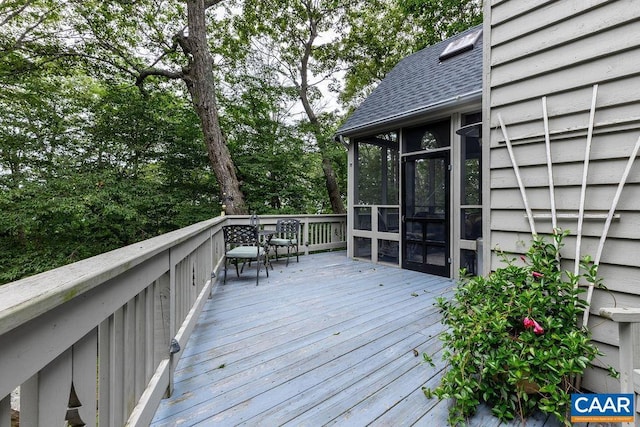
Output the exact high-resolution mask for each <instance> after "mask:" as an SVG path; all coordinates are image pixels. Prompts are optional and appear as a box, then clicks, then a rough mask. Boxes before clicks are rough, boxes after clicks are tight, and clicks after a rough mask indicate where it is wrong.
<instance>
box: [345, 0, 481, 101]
mask: <svg viewBox="0 0 640 427" xmlns="http://www.w3.org/2000/svg"><path fill="white" fill-rule="evenodd" d="M480 23H482V4H481V2H480V1H478V0H394V1H388V0H368V1H367V2H355V4H353V5H352V6H351V7H350V8H349V9H348V11H347V13H345V14H344V17H343V27H344V28H345V30H344V31H345V32H346V34H345V35H344V36H343V37H342V38H341V39H340V42H339V44H340V54H339V60H340V61H341V62H342V63H344V64H346V66H345V69H346V70H347V71H346V75H345V87H344V90H343V91H342V92H341V93H340V99H341V101H343V103H344V104H345V105H346V106H348V107H350V108H353V107H356V106H358V105H359V104H360V103H361V102H362V101H363V100H364V99H365V98H366V96H367V95H368V94H369V93H370V92H371V90H372V89H373V87H374V86H375V85H376V84H377V83H379V82H380V81H381V80H382V79H383V78H384V76H385V75H386V74H387V73H388V72H389V71H390V70H391V69H392V68H393V67H394V66H395V65H396V64H397V63H398V62H399V61H400V60H401V59H402V58H404V57H405V56H407V55H409V54H411V53H413V52H416V51H418V50H420V49H422V48H424V47H427V46H430V45H432V44H434V43H437V42H439V41H442V40H444V39H446V38H447V37H451V36H453V35H455V34H457V33H459V32H461V31H464V30H466V29H467V28H469V27H472V26H474V25H477V24H480Z"/></svg>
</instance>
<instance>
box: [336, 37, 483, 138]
mask: <svg viewBox="0 0 640 427" xmlns="http://www.w3.org/2000/svg"><path fill="white" fill-rule="evenodd" d="M481 29H482V25H478V26H476V27H472V28H469V29H468V30H466V31H464V32H462V33H460V34H457V35H455V36H453V37H451V38H449V39H447V40H444V41H442V42H440V43H437V44H435V45H432V46H429V47H427V48H424V49H422V50H420V51H418V52H416V53H414V54H412V55H409V56H407V57H405V58H404V59H402V60H401V61H400V62H399V63H398V65H396V66H395V67H394V68H393V69H392V70H391V71H390V72H389V73H388V74H387V76H386V77H385V78H384V79H383V80H382V82H380V84H379V85H378V87H377V88H376V89H375V90H374V91H373V92H372V93H371V95H369V96H368V97H367V99H365V100H364V102H363V103H362V104H361V105H360V107H358V109H356V110H355V111H354V112H353V114H351V115H350V116H349V118H348V119H347V121H346V122H345V123H344V124H343V125H342V126H341V127H340V129H338V131H337V132H336V133H337V135H343V136H351V135H354V134H360V133H363V132H367V131H368V130H370V129H374V128H375V129H377V128H379V127H381V126H384V125H393V124H394V123H398V122H401V121H404V120H408V119H411V118H414V117H417V116H420V115H423V114H426V113H427V112H429V111H433V110H436V109H438V108H442V107H445V106H449V105H451V104H455V103H456V102H463V101H469V100H472V99H480V98H481V96H482V35H480V38H479V39H478V40H477V41H476V43H475V45H474V47H473V49H471V50H468V51H466V52H462V53H460V54H458V55H455V56H453V57H450V58H448V59H444V60H442V61H441V60H440V59H439V57H440V54H441V53H442V52H443V51H444V50H445V48H446V47H447V46H448V45H449V43H450V42H452V41H455V40H459V39H462V38H463V37H465V36H467V35H469V34H471V33H473V32H475V31H478V30H481Z"/></svg>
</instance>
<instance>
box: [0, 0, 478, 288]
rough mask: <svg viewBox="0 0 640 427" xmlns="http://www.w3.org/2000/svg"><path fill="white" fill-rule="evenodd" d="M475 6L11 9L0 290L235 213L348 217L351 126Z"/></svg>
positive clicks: (142, 3)
mask: <svg viewBox="0 0 640 427" xmlns="http://www.w3.org/2000/svg"><path fill="white" fill-rule="evenodd" d="M481 9H482V8H481V2H480V1H479V0H444V1H442V0H353V1H344V0H183V1H168V0H114V1H107V2H104V1H95V0H64V1H63V0H0V212H1V215H0V284H1V283H6V282H9V281H13V280H16V279H18V278H21V277H24V276H27V275H31V274H34V273H37V272H40V271H44V270H47V269H51V268H54V267H57V266H60V265H64V264H68V263H71V262H74V261H77V260H80V259H83V258H86V257H89V256H92V255H95V254H98V253H101V252H105V251H108V250H111V249H114V248H118V247H121V246H124V245H127V244H130V243H134V242H136V241H139V240H143V239H146V238H149V237H152V236H155V235H158V234H161V233H165V232H167V231H171V230H174V229H177V228H180V227H184V226H186V225H189V224H193V223H195V222H198V221H201V220H204V219H208V218H211V217H215V216H217V215H219V213H220V210H221V204H222V202H223V200H224V202H225V204H226V205H227V207H228V208H227V212H228V213H236V214H244V213H249V212H257V213H258V214H273V213H283V214H284V213H325V212H334V213H340V212H345V209H346V205H347V203H348V201H347V200H346V196H345V192H346V190H345V186H346V174H347V165H346V150H345V149H344V147H343V146H342V145H340V144H337V143H335V142H334V141H333V134H334V132H335V130H336V129H337V127H338V126H339V124H340V122H341V120H343V119H344V118H345V117H346V115H347V114H348V113H349V112H350V111H352V109H353V108H355V107H357V105H358V104H359V103H360V102H361V101H362V100H363V99H364V98H365V97H366V96H367V94H368V93H370V91H371V90H372V88H374V87H375V85H376V84H377V83H378V82H379V81H380V80H381V79H382V78H383V77H384V76H385V74H386V73H387V72H388V71H389V70H390V69H391V68H392V67H393V66H394V65H395V64H396V63H397V62H398V60H399V59H401V58H402V57H404V56H406V55H407V54H409V53H412V52H414V51H416V50H418V49H420V48H422V47H424V46H427V45H430V44H432V43H434V42H437V41H440V40H442V39H443V38H446V37H448V36H450V35H452V34H455V33H457V32H459V31H462V30H464V29H466V28H468V27H469V26H471V25H474V24H477V23H479V22H481Z"/></svg>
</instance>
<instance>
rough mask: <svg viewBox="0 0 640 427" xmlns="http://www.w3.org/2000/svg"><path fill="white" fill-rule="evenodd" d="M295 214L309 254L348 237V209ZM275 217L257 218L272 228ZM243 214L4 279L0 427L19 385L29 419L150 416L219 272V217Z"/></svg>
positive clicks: (94, 421) (5, 425)
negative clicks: (176, 345) (175, 346)
mask: <svg viewBox="0 0 640 427" xmlns="http://www.w3.org/2000/svg"><path fill="white" fill-rule="evenodd" d="M291 217H296V218H299V219H300V220H301V224H302V233H301V240H302V241H301V242H300V243H301V245H302V246H303V247H304V249H303V252H304V254H305V255H308V254H309V253H310V252H313V251H317V250H326V249H332V248H338V247H340V246H343V247H344V245H345V244H346V242H344V239H343V240H342V241H341V240H340V239H341V236H344V235H346V232H345V231H344V224H345V219H344V218H345V217H344V216H338V215H328V216H324V217H316V216H312V215H299V216H297V215H291ZM277 218H278V217H276V216H265V217H263V218H261V219H263V225H264V226H266V228H273V226H274V225H275V222H276V219H277ZM247 220H248V217H240V216H227V217H219V218H215V219H212V220H210V221H205V222H203V223H199V224H194V225H193V226H190V227H186V228H184V229H182V230H177V231H175V232H172V233H168V234H166V235H163V236H158V237H155V238H153V239H149V240H147V241H144V242H139V243H136V244H134V245H130V246H128V247H125V248H121V249H118V250H116V251H112V252H109V253H106V254H102V255H98V256H97V257H94V258H92V259H89V260H84V261H80V262H78V263H75V264H73V265H70V266H65V267H61V268H60V269H56V270H53V271H51V272H45V273H41V274H39V275H36V276H33V277H30V278H26V279H23V280H21V281H18V282H14V283H10V284H7V285H3V286H0V344H1V345H3V348H6V349H7V350H6V351H5V352H4V353H1V354H0V378H1V379H2V381H0V427H10V417H11V391H12V390H14V389H15V388H16V387H20V388H21V397H20V403H21V409H22V413H21V419H20V425H21V426H23V427H25V426H26V427H29V426H36V427H39V426H49V425H64V418H65V417H66V416H67V415H68V414H69V415H68V416H70V417H75V419H79V420H82V422H84V423H85V424H86V425H87V426H95V425H101V426H121V425H124V424H125V423H126V422H127V420H130V421H132V422H134V423H136V422H139V423H141V424H140V425H146V424H148V422H149V421H150V419H151V417H152V416H153V411H154V410H155V409H154V408H155V406H154V405H157V402H158V401H159V399H160V397H161V396H162V395H163V394H165V391H167V390H169V389H170V388H171V382H172V371H173V369H174V368H175V364H176V363H177V361H178V359H179V357H180V353H178V354H177V355H174V356H173V357H171V356H170V355H169V345H170V342H171V339H172V338H177V339H179V340H180V344H181V345H184V344H185V343H186V340H187V339H188V335H189V333H190V331H191V330H192V327H193V324H194V323H195V320H196V319H197V316H198V313H199V310H200V309H201V307H202V305H203V304H204V302H203V301H205V300H206V298H203V296H204V295H206V294H203V291H204V290H205V289H207V286H209V287H210V288H211V289H213V282H215V281H216V278H215V277H214V278H212V273H216V274H217V270H219V268H220V267H221V262H220V260H221V259H222V257H223V253H224V242H223V238H222V225H224V224H227V223H231V222H233V223H243V222H244V221H247ZM36 290H37V292H36ZM76 298H77V299H76ZM196 302H198V304H196ZM65 304H67V305H65ZM63 305H64V307H63ZM27 323H28V325H29V326H28V327H25V326H24V325H25V324H27ZM176 334H178V336H176ZM72 384H73V390H74V395H73V397H74V398H73V400H72V402H71V405H72V406H73V407H71V408H70V407H69V405H70V395H71V385H72ZM96 406H97V408H96ZM57 420H59V421H60V422H58V421H57ZM145 423H146V424H145ZM134 425H135V424H134Z"/></svg>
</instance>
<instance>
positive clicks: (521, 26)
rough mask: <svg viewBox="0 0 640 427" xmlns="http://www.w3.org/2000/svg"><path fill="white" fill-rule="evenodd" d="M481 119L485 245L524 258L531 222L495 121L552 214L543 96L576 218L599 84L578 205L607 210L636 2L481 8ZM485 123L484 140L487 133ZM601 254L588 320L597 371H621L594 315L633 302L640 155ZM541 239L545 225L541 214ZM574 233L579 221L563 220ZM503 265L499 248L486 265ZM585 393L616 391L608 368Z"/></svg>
mask: <svg viewBox="0 0 640 427" xmlns="http://www.w3.org/2000/svg"><path fill="white" fill-rule="evenodd" d="M485 15H486V16H485V19H486V21H487V23H485V28H486V29H485V31H487V32H488V28H490V37H487V36H486V35H485V40H486V41H485V55H486V56H485V72H486V78H485V83H486V85H485V93H484V97H485V101H484V102H485V110H486V109H487V108H488V109H489V111H488V112H487V111H485V117H486V118H487V119H488V122H489V127H488V130H489V132H488V136H485V143H487V144H488V146H489V147H490V148H489V152H490V158H489V174H490V175H489V180H488V181H489V186H490V197H489V199H490V200H489V202H488V203H489V204H490V209H491V215H490V229H491V234H490V236H491V237H490V239H491V240H490V244H491V248H496V247H499V248H500V249H502V250H504V251H512V252H515V253H523V252H524V251H526V249H527V248H528V246H529V244H530V242H531V233H530V229H529V223H528V221H527V219H526V216H525V211H524V203H523V201H522V197H521V194H520V190H519V188H518V184H517V181H516V176H515V173H514V170H513V167H512V163H511V160H510V157H509V154H508V152H507V149H506V144H505V138H504V135H503V132H502V130H501V129H500V126H499V120H498V113H499V114H500V116H501V117H502V119H503V121H504V123H505V124H506V128H507V132H508V137H509V139H510V141H511V142H512V143H513V146H514V148H513V151H514V156H515V158H516V162H517V163H518V165H519V167H520V173H521V177H522V181H523V183H524V186H525V187H526V188H527V190H526V194H527V198H528V201H529V205H530V207H531V209H532V211H533V213H534V215H536V214H549V213H550V208H551V206H550V200H549V188H548V177H547V165H546V153H545V143H544V141H545V131H544V126H543V121H542V117H543V109H542V100H541V98H542V97H546V101H547V111H548V116H549V131H550V139H551V157H552V159H553V163H554V166H553V178H554V182H555V193H556V197H555V199H556V208H557V209H558V212H559V213H577V211H578V207H579V201H580V192H581V183H582V175H583V161H584V155H585V145H586V137H587V129H588V123H589V110H590V107H591V102H592V92H593V85H594V84H598V92H597V98H596V113H595V117H594V129H593V140H592V146H591V155H590V164H589V172H588V177H587V183H588V187H587V192H586V200H585V210H586V212H587V213H592V214H606V213H607V212H608V210H609V209H610V207H611V204H612V202H613V198H614V195H615V193H616V189H617V186H618V183H619V182H620V178H621V177H622V174H623V171H624V168H625V166H626V164H627V161H628V158H629V155H630V154H631V152H632V149H633V147H634V145H635V143H636V140H637V139H638V137H639V136H640V2H637V1H633V0H619V1H605V0H564V1H540V2H530V1H520V0H511V1H498V0H494V1H492V2H491V3H490V4H488V5H487V6H486V8H485ZM486 131H487V128H486V127H485V135H487V132H486ZM616 213H617V214H619V215H620V217H619V218H617V219H614V221H613V222H612V224H611V228H610V230H609V233H608V237H607V240H606V244H605V247H604V252H603V254H602V259H601V266H600V270H599V272H600V276H601V277H603V279H604V284H605V286H607V288H608V290H607V291H596V292H594V296H593V300H592V308H591V313H592V317H591V319H590V322H589V325H590V327H591V329H592V332H593V336H594V340H595V341H596V342H598V343H600V345H601V346H602V349H603V350H604V351H605V352H606V353H607V355H606V356H604V357H603V358H601V360H600V361H599V362H598V364H599V365H601V367H602V368H604V367H606V366H607V365H613V366H617V362H616V361H617V346H618V338H617V328H616V326H615V325H614V324H613V323H611V322H609V321H606V320H604V319H602V318H599V317H598V316H597V315H595V314H596V313H597V312H598V311H599V309H600V307H606V306H618V307H624V306H635V307H639V306H640V255H639V252H640V251H639V249H640V242H638V240H640V160H636V163H635V164H634V166H633V168H632V169H631V172H630V174H629V177H628V179H627V184H626V185H625V187H624V190H623V192H622V197H621V199H620V201H619V203H618V207H617V209H616ZM535 225H536V229H537V231H538V232H539V233H543V234H547V233H550V232H551V220H550V219H548V218H547V219H543V218H537V219H536V220H535ZM559 226H560V227H562V228H563V229H567V230H571V231H572V232H573V233H575V230H576V229H577V220H576V219H562V220H559ZM603 226H604V220H585V222H584V225H583V236H584V237H583V239H582V254H583V255H586V254H589V255H592V256H594V255H595V254H596V251H597V247H598V243H599V239H600V236H601V234H602V230H603ZM575 244H576V237H575V236H573V235H572V236H569V237H567V238H566V239H565V247H564V248H563V250H562V253H563V257H564V259H565V260H567V261H566V265H565V266H564V267H566V268H567V269H569V270H572V269H573V258H574V256H575ZM500 265H502V262H501V260H500V257H499V256H498V255H497V254H496V253H495V252H494V253H492V256H491V268H492V269H496V268H498V267H499V266H500ZM584 386H585V387H586V388H587V389H591V390H593V391H600V392H614V391H616V390H617V388H616V387H617V384H616V382H615V380H612V379H611V378H608V377H607V372H606V371H605V370H604V369H598V368H596V369H594V370H593V371H591V372H589V374H588V375H587V376H586V378H585V381H584Z"/></svg>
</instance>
